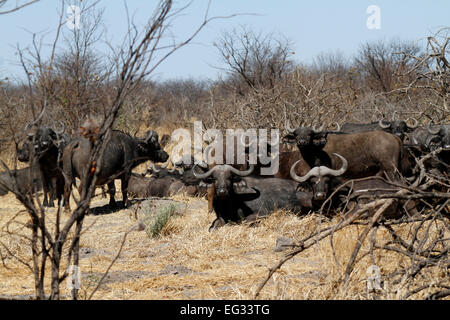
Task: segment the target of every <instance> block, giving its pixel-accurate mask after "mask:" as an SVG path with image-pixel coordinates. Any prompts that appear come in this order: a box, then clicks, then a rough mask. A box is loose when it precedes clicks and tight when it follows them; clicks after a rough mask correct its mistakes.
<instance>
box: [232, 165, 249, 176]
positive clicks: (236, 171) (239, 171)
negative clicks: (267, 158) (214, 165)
mask: <svg viewBox="0 0 450 320" xmlns="http://www.w3.org/2000/svg"><path fill="white" fill-rule="evenodd" d="M254 169H255V165H254V164H251V165H250V168H248V170H245V171H241V170H238V169H236V168H233V167H232V166H230V170H231V172H233V173H234V174H235V175H237V176H240V177H246V176H249V175H251V174H252V172H253V170H254Z"/></svg>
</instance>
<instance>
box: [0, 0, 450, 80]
mask: <svg viewBox="0 0 450 320" xmlns="http://www.w3.org/2000/svg"><path fill="white" fill-rule="evenodd" d="M12 2H15V0H14V1H12ZM156 3H157V1H156V0H128V1H127V6H128V8H129V12H130V13H131V14H132V15H133V16H134V19H135V21H136V23H137V25H142V24H143V23H144V22H145V19H146V18H148V17H149V16H150V15H151V14H152V12H153V10H154V8H155V4H156ZM186 3H188V2H187V1H177V2H176V4H177V6H179V7H181V6H183V5H184V4H186ZM207 3H208V1H207V0H194V1H193V3H192V4H191V6H190V7H189V8H188V9H187V10H186V11H185V12H184V14H183V15H182V16H180V17H178V18H177V19H175V20H174V21H173V23H172V28H171V32H172V35H173V36H174V37H175V38H176V39H179V40H182V39H184V37H186V36H187V35H189V34H190V33H191V32H192V31H193V30H195V29H196V27H197V26H198V25H199V24H200V23H201V22H202V19H203V16H204V13H205V10H206V8H207ZM371 5H375V6H377V7H378V8H379V9H380V19H379V21H380V29H369V28H368V27H367V20H368V19H370V18H371V17H374V16H373V12H371V13H367V12H366V10H367V8H368V7H369V6H371ZM98 7H99V8H105V12H104V28H105V29H106V32H107V34H106V38H107V39H108V40H109V41H111V42H113V43H114V44H119V43H120V40H121V39H123V36H124V35H125V33H126V25H127V22H126V13H125V9H124V8H125V6H124V1H123V0H102V1H100V3H99V4H98ZM58 8H60V5H59V1H57V0H41V1H40V2H39V3H37V4H34V5H31V6H29V7H27V8H24V9H22V10H20V11H17V12H15V13H11V14H7V15H0V30H1V31H0V32H1V37H0V79H3V78H4V77H9V78H21V77H23V71H22V70H21V68H20V67H18V66H17V64H18V57H17V55H15V51H16V49H15V47H16V46H17V44H19V45H20V46H21V47H26V46H27V45H30V43H31V40H32V33H33V32H34V33H38V34H39V35H44V34H46V35H47V36H46V37H45V39H46V40H47V41H46V42H47V43H50V42H51V41H52V39H53V36H54V32H55V30H56V26H57V22H58ZM244 13H252V14H254V15H240V16H237V17H234V18H230V19H224V20H215V21H212V22H211V23H210V24H209V25H208V26H207V27H206V28H205V29H203V30H202V32H201V33H200V34H199V35H198V36H197V38H196V39H195V40H194V42H193V43H192V44H191V45H189V46H188V47H184V48H182V49H181V50H179V51H178V52H176V53H175V54H174V55H173V56H171V57H170V58H169V59H168V60H167V61H165V62H164V63H163V64H162V65H161V66H160V67H159V68H158V69H157V73H156V74H155V78H156V79H171V78H187V77H194V78H215V77H216V76H217V74H218V73H219V72H220V71H219V70H218V69H217V68H216V67H220V66H222V65H221V61H220V59H219V55H218V52H217V49H216V48H214V46H213V43H214V41H216V40H217V39H218V38H219V37H220V35H221V34H222V32H224V31H231V30H232V29H233V28H237V27H239V26H240V25H246V26H248V27H250V28H251V29H253V30H255V31H257V32H260V31H261V32H263V33H269V32H274V33H279V34H282V35H284V36H285V37H286V38H288V39H289V40H291V41H292V42H293V49H294V51H295V55H294V58H295V60H296V61H298V62H306V63H309V62H311V61H312V59H313V58H314V57H315V56H317V55H318V54H320V53H323V52H329V51H336V50H339V51H341V52H342V53H344V54H345V55H347V56H349V57H351V56H352V55H353V54H355V53H356V51H357V49H358V46H359V45H360V44H362V43H364V42H366V41H373V40H378V39H391V38H393V37H398V38H400V39H404V40H418V41H419V40H420V39H423V38H424V37H426V36H428V35H430V34H431V33H433V32H435V31H437V30H438V29H439V28H441V27H444V26H447V27H448V26H450V1H449V0H430V1H424V0H408V1H406V0H395V1H392V0H370V1H366V0H341V1H331V0H329V1H328V0H316V1H311V0H309V1H302V0H282V1H274V0H213V1H212V2H211V7H210V12H209V16H227V15H231V14H244ZM373 21H375V20H373ZM81 27H82V26H81ZM61 46H63V43H61ZM97 49H98V50H99V51H104V50H106V49H105V46H102V45H100V44H99V45H98V46H97ZM44 51H45V49H44Z"/></svg>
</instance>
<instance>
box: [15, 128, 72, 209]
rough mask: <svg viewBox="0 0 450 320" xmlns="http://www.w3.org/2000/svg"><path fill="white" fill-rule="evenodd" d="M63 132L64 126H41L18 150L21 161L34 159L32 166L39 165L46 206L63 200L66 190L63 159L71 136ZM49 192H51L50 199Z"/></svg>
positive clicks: (51, 205) (32, 132)
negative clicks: (53, 127)
mask: <svg viewBox="0 0 450 320" xmlns="http://www.w3.org/2000/svg"><path fill="white" fill-rule="evenodd" d="M26 129H27V127H26ZM63 132H64V126H63V128H62V129H61V130H60V131H57V130H54V129H52V128H49V127H39V128H37V129H35V130H33V131H31V132H28V137H27V139H26V140H25V141H24V142H23V143H22V146H21V147H19V149H18V152H17V153H18V159H19V161H22V162H29V161H30V160H32V161H33V163H32V166H37V167H39V170H40V172H41V176H42V182H43V189H44V202H43V205H44V206H49V207H53V206H54V203H53V201H54V200H55V199H58V201H59V200H61V198H62V195H63V192H64V177H63V174H62V162H61V160H62V153H63V150H64V148H65V146H66V145H67V144H68V143H69V141H70V138H69V136H68V135H66V134H64V133H63ZM48 194H50V199H49V200H48V199H47V195H48Z"/></svg>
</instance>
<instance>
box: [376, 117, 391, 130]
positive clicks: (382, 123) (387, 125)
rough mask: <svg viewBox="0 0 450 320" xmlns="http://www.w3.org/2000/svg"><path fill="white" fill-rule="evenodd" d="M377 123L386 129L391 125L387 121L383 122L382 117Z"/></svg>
mask: <svg viewBox="0 0 450 320" xmlns="http://www.w3.org/2000/svg"><path fill="white" fill-rule="evenodd" d="M378 125H379V126H380V128H382V129H388V128H389V127H390V126H391V124H390V123H389V122H388V124H385V123H384V120H383V119H381V120H380V121H378Z"/></svg>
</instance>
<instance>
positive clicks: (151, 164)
mask: <svg viewBox="0 0 450 320" xmlns="http://www.w3.org/2000/svg"><path fill="white" fill-rule="evenodd" d="M150 167H151V168H152V170H153V172H155V173H156V172H160V171H161V170H159V169H157V168H156V167H155V165H154V164H153V162H151V161H150Z"/></svg>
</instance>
